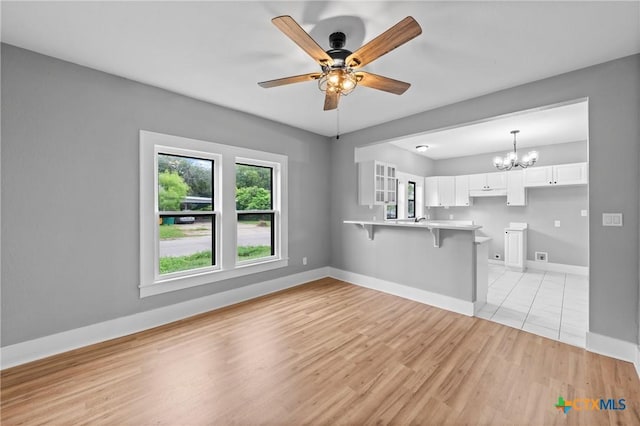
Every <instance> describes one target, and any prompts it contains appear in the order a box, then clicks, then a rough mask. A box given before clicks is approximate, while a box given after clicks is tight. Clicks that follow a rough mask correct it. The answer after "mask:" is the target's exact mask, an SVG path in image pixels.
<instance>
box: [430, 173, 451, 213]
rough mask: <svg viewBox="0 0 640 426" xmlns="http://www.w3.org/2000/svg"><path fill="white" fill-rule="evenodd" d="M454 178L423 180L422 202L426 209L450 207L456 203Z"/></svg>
mask: <svg viewBox="0 0 640 426" xmlns="http://www.w3.org/2000/svg"><path fill="white" fill-rule="evenodd" d="M455 182H456V181H455V176H430V177H427V178H424V202H425V206H427V207H450V206H454V205H455V202H456V196H455V187H456V184H455Z"/></svg>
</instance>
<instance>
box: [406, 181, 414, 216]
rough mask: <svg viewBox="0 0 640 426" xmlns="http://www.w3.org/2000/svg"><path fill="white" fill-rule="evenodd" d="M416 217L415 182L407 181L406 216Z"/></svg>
mask: <svg viewBox="0 0 640 426" xmlns="http://www.w3.org/2000/svg"><path fill="white" fill-rule="evenodd" d="M415 217H416V183H415V182H413V181H409V182H408V183H407V218H409V219H413V218H415Z"/></svg>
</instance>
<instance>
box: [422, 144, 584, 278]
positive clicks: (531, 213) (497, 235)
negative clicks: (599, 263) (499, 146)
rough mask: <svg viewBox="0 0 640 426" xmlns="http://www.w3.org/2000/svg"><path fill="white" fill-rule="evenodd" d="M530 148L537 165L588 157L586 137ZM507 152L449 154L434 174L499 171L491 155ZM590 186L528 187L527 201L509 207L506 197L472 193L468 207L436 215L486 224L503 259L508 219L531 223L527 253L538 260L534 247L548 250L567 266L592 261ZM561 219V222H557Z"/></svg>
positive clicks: (494, 250) (439, 210)
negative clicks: (585, 213) (535, 154)
mask: <svg viewBox="0 0 640 426" xmlns="http://www.w3.org/2000/svg"><path fill="white" fill-rule="evenodd" d="M532 149H535V150H537V151H538V152H539V153H540V160H539V162H538V163H537V166H547V165H553V164H563V163H579V162H586V161H587V142H571V143H563V144H557V145H545V146H539V147H531V148H525V149H522V151H523V152H528V151H530V150H532ZM496 155H504V152H497V153H491V154H482V155H476V156H468V157H459V158H451V159H446V160H438V161H435V173H434V174H435V175H444V176H446V175H462V174H470V173H483V172H495V171H496V169H495V168H494V167H493V165H492V164H493V163H492V159H493V157H494V156H496ZM588 198H589V197H588V192H587V187H586V186H583V185H582V186H565V187H553V188H529V189H527V205H526V206H522V207H509V206H507V204H506V197H489V198H474V199H473V205H472V206H470V207H451V208H449V209H444V208H432V209H430V213H431V214H433V216H432V217H434V218H435V219H449V215H451V214H452V215H453V217H454V219H456V220H474V221H475V223H476V224H478V225H482V229H481V230H480V231H479V233H480V234H483V235H485V236H487V237H491V238H492V240H491V241H490V242H489V243H488V244H489V258H491V259H492V258H493V255H494V254H495V253H499V254H500V255H501V256H502V258H503V259H504V228H505V227H506V226H507V225H508V224H509V222H527V223H528V224H529V231H527V232H528V239H527V258H528V259H529V260H534V259H535V252H536V251H544V252H547V253H548V254H549V258H548V261H549V262H553V263H563V264H567V265H577V266H588V264H589V240H588V235H589V223H588V218H587V217H583V216H581V215H580V211H581V210H588V208H589V206H588ZM555 220H559V221H560V227H559V228H556V227H555V226H554V221H555Z"/></svg>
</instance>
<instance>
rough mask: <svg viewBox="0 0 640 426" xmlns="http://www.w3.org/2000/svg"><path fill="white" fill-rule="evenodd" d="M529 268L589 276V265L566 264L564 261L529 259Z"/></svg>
mask: <svg viewBox="0 0 640 426" xmlns="http://www.w3.org/2000/svg"><path fill="white" fill-rule="evenodd" d="M527 268H529V269H535V270H537V271H549V272H561V273H564V274H575V275H582V276H584V277H587V276H589V267H588V266H577V265H566V264H564V263H552V262H537V261H535V260H527Z"/></svg>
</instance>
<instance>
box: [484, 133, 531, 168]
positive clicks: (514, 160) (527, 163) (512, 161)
mask: <svg viewBox="0 0 640 426" xmlns="http://www.w3.org/2000/svg"><path fill="white" fill-rule="evenodd" d="M518 133H520V130H512V131H511V134H512V135H513V152H509V153H507V155H506V156H505V157H504V158H502V157H494V159H493V165H494V166H496V168H497V169H499V170H511V169H512V168H514V167H522V168H523V169H526V168H527V167H531V166H533V165H534V164H536V161H538V151H530V152H529V153H527V154H526V155H525V156H524V157H522V160H518V153H517V152H516V135H517V134H518Z"/></svg>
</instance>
